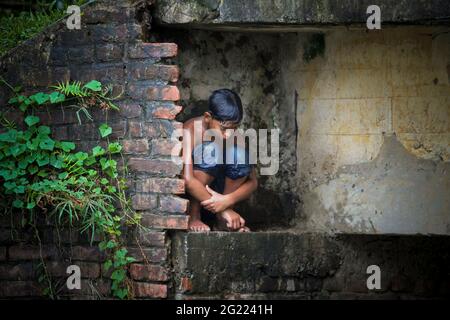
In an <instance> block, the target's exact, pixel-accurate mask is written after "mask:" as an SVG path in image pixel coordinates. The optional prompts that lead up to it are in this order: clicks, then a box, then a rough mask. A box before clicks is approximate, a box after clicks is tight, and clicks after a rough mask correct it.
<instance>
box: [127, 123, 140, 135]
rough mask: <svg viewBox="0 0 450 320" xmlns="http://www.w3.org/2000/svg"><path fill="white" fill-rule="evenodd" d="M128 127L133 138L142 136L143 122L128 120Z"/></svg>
mask: <svg viewBox="0 0 450 320" xmlns="http://www.w3.org/2000/svg"><path fill="white" fill-rule="evenodd" d="M128 129H129V131H130V136H131V137H132V138H142V122H141V121H130V122H128Z"/></svg>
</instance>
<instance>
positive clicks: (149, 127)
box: [142, 122, 164, 138]
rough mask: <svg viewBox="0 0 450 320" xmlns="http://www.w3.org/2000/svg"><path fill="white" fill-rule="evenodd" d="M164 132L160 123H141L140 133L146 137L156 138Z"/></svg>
mask: <svg viewBox="0 0 450 320" xmlns="http://www.w3.org/2000/svg"><path fill="white" fill-rule="evenodd" d="M163 132H164V128H163V127H162V125H161V124H160V123H154V122H151V123H143V124H142V135H143V136H144V137H147V138H157V137H159V136H161V135H162V134H163Z"/></svg>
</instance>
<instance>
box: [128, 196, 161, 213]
mask: <svg viewBox="0 0 450 320" xmlns="http://www.w3.org/2000/svg"><path fill="white" fill-rule="evenodd" d="M131 204H132V207H133V209H134V210H151V209H154V208H156V207H157V206H158V202H157V197H156V196H155V195H153V194H135V195H134V196H133V197H132V198H131Z"/></svg>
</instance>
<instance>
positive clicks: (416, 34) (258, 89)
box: [164, 26, 450, 234]
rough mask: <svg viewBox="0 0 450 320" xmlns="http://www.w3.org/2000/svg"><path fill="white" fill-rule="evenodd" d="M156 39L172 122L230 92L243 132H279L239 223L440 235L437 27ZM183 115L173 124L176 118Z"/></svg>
mask: <svg viewBox="0 0 450 320" xmlns="http://www.w3.org/2000/svg"><path fill="white" fill-rule="evenodd" d="M246 31H247V30H241V32H211V31H205V30H190V31H187V30H171V29H170V30H169V29H167V30H164V35H165V37H167V38H166V39H164V40H165V41H173V42H176V43H178V44H179V46H180V54H179V56H178V61H177V63H178V64H179V66H180V70H181V76H180V92H181V99H182V104H183V105H184V106H186V108H185V112H184V115H183V117H185V118H188V117H191V116H193V115H198V114H200V113H201V112H202V111H204V110H206V109H207V99H208V96H209V95H210V93H211V92H212V91H213V90H214V89H217V88H223V87H226V88H231V89H234V90H236V91H237V92H238V93H239V94H240V96H241V98H242V101H243V104H244V109H245V117H244V128H255V129H261V128H268V129H279V130H280V167H279V171H278V173H277V174H276V175H274V176H260V177H259V178H260V187H259V190H258V192H257V194H256V195H255V196H254V197H252V199H250V201H248V202H247V204H246V205H244V206H242V207H241V210H242V213H243V214H244V215H246V218H247V219H248V221H249V223H250V224H254V225H256V226H265V227H270V228H275V227H287V226H290V227H293V228H294V229H295V230H299V231H324V232H332V233H335V232H336V233H339V232H344V233H401V234H415V233H424V234H428V233H429V234H449V233H450V227H449V225H450V204H449V201H450V200H449V199H450V185H449V184H450V179H449V160H450V84H449V81H450V80H449V79H450V34H449V33H448V31H449V29H448V28H442V27H440V28H438V27H407V26H401V27H400V26H397V27H387V28H385V29H382V30H380V31H371V32H368V31H367V30H364V29H346V28H338V27H336V28H328V29H323V32H321V33H305V32H289V33H276V32H270V33H258V32H246ZM183 117H182V118H181V120H183Z"/></svg>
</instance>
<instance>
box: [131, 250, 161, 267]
mask: <svg viewBox="0 0 450 320" xmlns="http://www.w3.org/2000/svg"><path fill="white" fill-rule="evenodd" d="M128 254H129V255H130V257H133V258H134V259H136V261H135V262H137V263H140V262H146V263H162V262H164V261H166V260H167V249H166V248H140V247H129V248H128Z"/></svg>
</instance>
